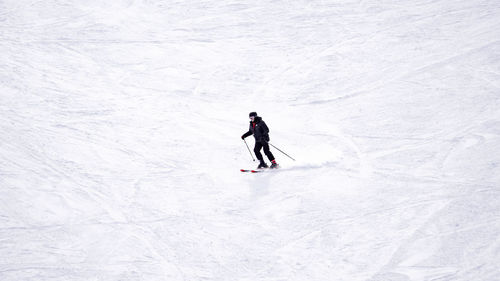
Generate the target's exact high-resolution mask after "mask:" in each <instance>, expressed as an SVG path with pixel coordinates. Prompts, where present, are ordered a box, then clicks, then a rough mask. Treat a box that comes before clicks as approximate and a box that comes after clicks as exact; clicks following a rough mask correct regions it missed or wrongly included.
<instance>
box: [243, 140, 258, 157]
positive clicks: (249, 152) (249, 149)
mask: <svg viewBox="0 0 500 281" xmlns="http://www.w3.org/2000/svg"><path fill="white" fill-rule="evenodd" d="M243 141H244V142H245V144H246V146H247V149H248V152H249V153H250V156H251V157H252V160H253V161H255V158H253V154H252V152H251V151H250V147H248V144H247V141H246V140H245V139H243Z"/></svg>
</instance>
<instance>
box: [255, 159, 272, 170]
mask: <svg viewBox="0 0 500 281" xmlns="http://www.w3.org/2000/svg"><path fill="white" fill-rule="evenodd" d="M265 168H269V166H267V164H266V162H264V160H260V164H259V166H257V169H265Z"/></svg>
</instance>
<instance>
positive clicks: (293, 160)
mask: <svg viewBox="0 0 500 281" xmlns="http://www.w3.org/2000/svg"><path fill="white" fill-rule="evenodd" d="M269 144H270V145H271V146H272V147H274V148H276V149H277V150H278V151H279V152H281V153H283V154H285V155H286V156H288V157H289V158H290V159H292V160H293V161H295V159H293V158H292V157H291V156H290V155H288V154H286V153H285V152H283V151H281V149H279V148H277V147H276V146H274V145H273V144H272V143H269Z"/></svg>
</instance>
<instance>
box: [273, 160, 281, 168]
mask: <svg viewBox="0 0 500 281" xmlns="http://www.w3.org/2000/svg"><path fill="white" fill-rule="evenodd" d="M279 167H280V165H278V163H276V160H273V161H271V169H278V168H279Z"/></svg>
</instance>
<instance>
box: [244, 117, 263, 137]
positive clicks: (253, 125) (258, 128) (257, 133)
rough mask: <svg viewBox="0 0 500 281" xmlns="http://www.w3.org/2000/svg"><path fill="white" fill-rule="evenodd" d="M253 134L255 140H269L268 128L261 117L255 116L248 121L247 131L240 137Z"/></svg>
mask: <svg viewBox="0 0 500 281" xmlns="http://www.w3.org/2000/svg"><path fill="white" fill-rule="evenodd" d="M251 135H253V136H254V137H255V141H257V142H268V141H269V128H268V127H267V125H266V122H264V120H262V117H258V116H257V117H255V119H254V121H253V122H252V121H250V126H249V129H248V132H246V133H245V134H243V136H242V138H246V137H248V136H251Z"/></svg>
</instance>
